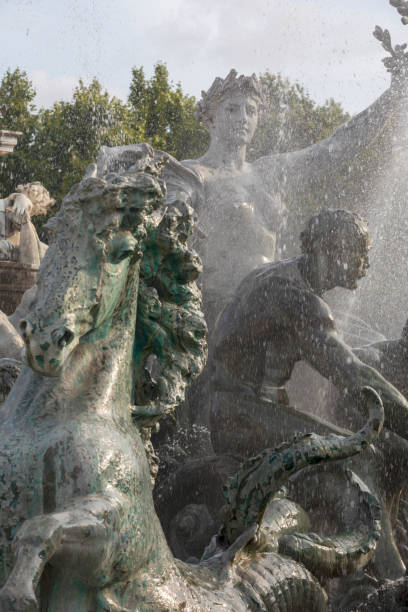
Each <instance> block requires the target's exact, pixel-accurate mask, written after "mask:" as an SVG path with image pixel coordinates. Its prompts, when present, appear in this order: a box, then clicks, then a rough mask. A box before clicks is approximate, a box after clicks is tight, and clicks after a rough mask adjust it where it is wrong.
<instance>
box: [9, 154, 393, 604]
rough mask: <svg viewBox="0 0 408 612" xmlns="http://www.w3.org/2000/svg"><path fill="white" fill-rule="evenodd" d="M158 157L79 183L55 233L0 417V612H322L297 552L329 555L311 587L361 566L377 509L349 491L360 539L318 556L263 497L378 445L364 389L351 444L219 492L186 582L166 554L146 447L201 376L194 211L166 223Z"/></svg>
mask: <svg viewBox="0 0 408 612" xmlns="http://www.w3.org/2000/svg"><path fill="white" fill-rule="evenodd" d="M158 157H159V159H157V157H156V156H155V154H154V152H153V151H152V150H151V149H150V148H149V147H147V146H140V147H135V164H134V167H133V168H131V169H130V170H128V171H127V172H125V173H120V172H116V173H112V172H111V173H108V174H106V175H101V176H98V175H97V171H96V168H95V167H92V168H90V169H89V172H88V173H87V175H86V176H85V178H84V179H83V180H82V181H81V183H79V184H78V185H77V186H75V187H74V188H73V189H72V190H71V192H70V193H69V194H68V196H67V197H66V199H65V201H64V204H63V207H62V209H61V211H60V212H59V213H58V215H57V216H56V217H55V218H54V219H53V220H52V221H51V223H50V226H51V227H52V228H53V230H54V232H55V238H54V241H53V242H52V244H51V246H50V248H49V250H48V252H47V254H46V257H45V259H44V261H43V264H42V266H41V269H40V273H39V278H38V293H37V296H36V299H35V302H34V303H33V304H32V306H31V309H30V311H29V314H28V316H27V319H26V320H25V321H23V322H22V329H23V334H24V339H25V343H26V359H27V362H28V364H29V366H30V367H25V368H24V369H23V372H22V374H21V375H20V377H19V379H18V382H17V383H16V385H15V387H14V389H13V391H12V393H11V394H10V396H9V398H8V400H7V402H6V404H5V406H4V407H3V409H2V411H1V412H0V431H1V437H0V462H1V473H2V474H3V479H2V480H1V481H0V495H1V500H2V504H1V508H0V518H1V520H0V523H1V529H0V551H1V559H2V564H1V578H0V581H1V585H2V588H1V589H0V609H1V610H4V611H5V612H6V611H7V612H8V611H13V612H17V611H18V612H22V611H28V610H36V609H39V610H41V611H42V612H51V611H52V612H62V611H63V612H74V611H75V612H89V610H97V611H99V612H102V611H106V610H117V611H119V610H121V611H123V610H129V611H132V612H136V611H138V612H144V611H159V610H169V611H180V610H186V611H187V610H194V611H197V612H198V611H204V610H208V611H210V610H211V611H213V610H216V609H217V607H218V606H221V607H223V608H224V609H227V610H231V611H234V612H240V611H241V610H242V611H244V610H248V609H259V610H270V611H275V610H292V611H293V612H295V610H299V606H301V607H302V609H305V610H310V611H312V610H313V611H318V610H325V609H326V596H325V593H324V590H323V588H322V587H321V585H320V584H319V582H318V580H317V579H316V578H315V577H314V576H313V574H312V573H311V572H310V571H308V570H307V569H306V567H305V565H306V566H307V565H309V564H311V565H312V566H313V569H315V566H314V565H313V562H312V561H311V560H310V559H309V556H310V555H309V552H308V551H312V550H314V549H315V548H316V549H319V550H322V551H325V550H326V552H325V553H324V552H323V553H322V559H323V558H324V557H325V555H326V556H327V557H328V558H330V557H331V556H332V554H331V553H330V549H333V551H337V552H336V554H335V557H336V559H335V563H327V560H326V561H325V566H326V569H324V570H323V569H322V574H326V575H327V573H329V574H330V573H333V572H338V571H339V568H342V570H341V571H350V570H352V569H353V568H354V567H355V564H356V563H357V564H360V565H361V564H363V565H364V563H366V562H367V560H368V558H369V557H370V556H371V555H372V553H373V552H374V549H375V546H376V541H377V538H378V534H379V521H378V504H377V501H376V500H375V498H373V497H372V496H371V494H370V493H369V492H368V491H367V489H366V488H365V486H364V485H363V484H362V483H361V482H360V481H358V479H356V478H355V477H354V476H353V475H351V474H350V476H349V479H350V486H351V487H355V488H356V489H357V490H358V496H359V497H360V498H361V500H362V512H361V513H359V519H358V521H356V524H355V529H354V531H353V532H352V534H349V535H348V536H347V537H343V536H338V537H337V539H336V538H335V539H334V540H324V541H322V540H321V538H319V537H318V536H316V535H313V534H309V535H307V534H305V535H304V536H296V535H290V534H291V533H293V532H296V531H298V530H299V529H300V530H302V529H303V530H305V529H307V525H308V522H307V519H306V518H305V516H304V513H302V512H301V510H300V509H295V508H294V505H293V502H289V501H285V500H281V501H279V499H278V498H277V499H276V500H275V497H276V493H277V492H278V489H279V487H280V486H281V485H282V484H283V483H284V482H285V481H286V480H287V479H288V478H289V476H290V475H292V474H294V473H295V472H296V471H298V470H299V469H302V467H304V466H305V465H309V464H313V463H317V462H318V463H320V462H326V461H329V460H333V459H339V458H344V457H347V456H350V455H353V454H355V453H356V452H359V451H360V450H362V449H363V448H364V447H366V446H367V445H368V444H369V443H370V442H371V441H372V440H374V439H375V438H376V436H377V435H378V433H379V431H380V429H381V427H382V420H383V409H382V403H381V400H380V399H379V397H378V396H377V395H376V393H375V392H374V391H372V390H370V389H367V390H365V391H363V396H362V401H363V403H364V404H365V405H366V407H367V408H368V410H369V420H368V422H367V423H366V425H365V427H364V428H363V429H362V430H361V431H360V432H359V433H358V434H355V435H351V436H349V437H341V436H329V437H326V438H324V437H319V436H314V435H312V436H306V437H305V438H296V439H295V440H294V441H293V443H292V444H287V445H285V446H283V447H281V448H278V449H276V450H270V451H265V452H264V453H262V454H261V455H260V456H259V457H257V458H254V459H252V460H250V462H249V463H246V464H244V465H243V466H242V468H241V469H240V471H239V473H238V475H237V479H236V484H237V488H236V486H235V484H234V483H233V482H232V483H230V484H229V485H228V488H227V489H226V496H227V509H226V512H225V526H224V531H223V532H222V533H221V534H220V535H219V537H218V539H216V540H215V541H214V542H213V543H212V544H211V545H210V547H209V548H208V549H207V552H206V555H205V558H204V559H203V560H202V562H201V563H200V564H199V565H198V566H197V565H195V566H189V565H186V564H183V563H182V562H177V561H176V560H175V559H174V558H173V557H172V555H171V553H170V551H169V549H168V547H167V544H166V541H165V538H164V535H163V532H162V529H161V526H160V524H159V521H158V519H157V516H156V513H155V511H154V507H153V501H152V494H151V480H150V472H149V465H148V461H147V457H146V449H145V446H144V443H143V439H145V440H146V437H147V438H148V436H146V433H145V432H146V428H149V427H152V426H153V425H154V424H155V423H156V422H157V420H158V419H159V418H160V417H162V416H163V415H164V414H166V413H168V412H170V411H171V410H172V409H173V407H174V406H175V405H176V404H178V403H179V402H180V401H181V400H182V398H183V393H184V388H185V386H186V384H187V383H188V382H189V380H190V379H191V378H192V377H193V376H194V375H195V374H197V373H198V371H199V370H200V369H201V367H202V364H203V359H204V355H205V325H204V323H203V316H202V313H201V312H200V309H199V306H200V296H199V293H198V291H197V288H196V286H195V283H194V279H195V278H196V277H197V273H198V271H199V265H198V260H197V259H196V257H195V255H194V253H192V252H191V251H190V250H189V249H188V247H187V246H186V240H187V237H188V233H189V229H190V226H191V211H189V209H187V208H186V207H185V206H183V205H177V203H174V205H173V206H172V207H165V208H161V205H162V204H163V202H164V197H165V190H164V186H163V185H162V184H161V183H160V181H159V180H158V179H157V177H156V171H157V167H158V165H159V163H160V156H158ZM269 466H270V468H269ZM278 497H279V496H278ZM269 500H275V501H272V502H271V503H273V504H275V505H274V506H272V508H274V510H273V511H272V512H271V515H270V516H269V518H268V520H267V521H266V520H265V521H264V523H265V524H266V525H269V526H270V529H269V532H267V533H266V535H263V522H262V521H263V519H264V515H265V511H266V507H267V505H268V501H269ZM297 517H298V518H297ZM293 538H295V539H294V540H293ZM299 538H300V540H299V541H301V542H304V544H305V546H303V544H302V545H301V546H300V547H299V546H297V544H296V543H295V542H297V541H298V539H299ZM282 553H283V554H282ZM338 553H339V554H338ZM291 556H293V557H295V559H296V560H295V559H291V558H290V557H291ZM312 558H314V557H313V555H312ZM308 559H309V560H308ZM300 561H302V562H304V563H305V565H303V564H302V563H301V562H300ZM322 564H323V561H322ZM315 565H316V563H315ZM317 565H318V566H319V567H318V568H317V570H318V569H319V568H320V565H321V564H320V563H318V564H317ZM322 568H323V565H322ZM316 574H318V571H316Z"/></svg>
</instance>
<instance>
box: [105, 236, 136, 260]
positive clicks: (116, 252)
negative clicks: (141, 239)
mask: <svg viewBox="0 0 408 612" xmlns="http://www.w3.org/2000/svg"><path fill="white" fill-rule="evenodd" d="M135 246H136V240H135V239H134V238H133V237H126V238H125V239H124V240H119V241H117V242H116V241H115V242H114V243H113V245H112V250H111V261H112V263H119V262H121V261H124V260H125V259H128V258H129V257H131V256H132V255H133V253H134V250H135Z"/></svg>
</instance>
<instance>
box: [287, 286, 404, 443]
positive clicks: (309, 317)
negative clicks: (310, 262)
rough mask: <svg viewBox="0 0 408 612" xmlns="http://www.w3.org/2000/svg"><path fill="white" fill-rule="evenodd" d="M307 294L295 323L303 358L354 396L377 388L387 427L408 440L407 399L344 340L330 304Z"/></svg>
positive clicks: (302, 300) (302, 299) (303, 298)
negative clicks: (338, 330) (366, 387)
mask: <svg viewBox="0 0 408 612" xmlns="http://www.w3.org/2000/svg"><path fill="white" fill-rule="evenodd" d="M303 293H304V294H305V295H303V296H302V297H301V298H300V299H301V303H302V304H303V307H302V314H301V316H300V317H298V318H297V319H296V323H295V327H296V334H297V337H298V339H299V343H300V346H301V354H302V357H303V358H304V359H305V360H306V361H308V362H309V363H310V364H311V365H312V366H313V367H314V368H315V369H316V370H318V372H320V374H322V375H323V376H325V377H326V378H328V379H329V380H331V381H332V382H333V383H334V384H335V385H336V386H337V387H340V388H342V389H346V390H347V392H348V393H350V395H351V396H355V397H357V396H358V393H359V391H360V390H361V388H362V387H364V386H370V387H373V388H374V389H375V390H376V391H377V392H378V393H379V395H380V396H381V399H382V401H383V404H384V409H385V425H386V427H388V428H389V429H390V430H391V431H394V432H395V433H397V434H398V435H400V436H402V437H404V438H406V439H408V402H407V400H406V399H405V398H404V397H403V395H401V393H400V392H399V391H397V389H396V388H395V387H393V386H392V385H391V384H390V383H389V382H388V381H386V380H385V378H384V377H383V376H381V374H379V372H378V371H377V370H376V369H374V368H372V367H371V366H369V365H366V364H365V363H363V362H362V361H360V359H359V358H358V357H357V355H356V354H355V353H354V352H353V351H352V349H351V348H350V347H349V346H348V345H347V344H345V343H344V342H343V340H342V339H341V338H340V336H339V334H338V332H337V329H336V326H335V323H334V319H333V317H332V315H331V312H330V309H329V307H328V306H327V304H326V303H325V302H324V301H323V300H321V299H320V298H318V297H317V296H315V295H314V294H312V293H311V292H303ZM294 315H295V313H294Z"/></svg>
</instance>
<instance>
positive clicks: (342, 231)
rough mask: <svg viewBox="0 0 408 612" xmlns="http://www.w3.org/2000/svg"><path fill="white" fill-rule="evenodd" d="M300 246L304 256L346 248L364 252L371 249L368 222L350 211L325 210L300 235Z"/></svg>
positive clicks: (313, 216)
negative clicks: (319, 251) (320, 251)
mask: <svg viewBox="0 0 408 612" xmlns="http://www.w3.org/2000/svg"><path fill="white" fill-rule="evenodd" d="M300 245H301V250H302V253H304V254H310V253H314V252H316V251H318V250H325V251H328V252H329V251H334V250H338V249H344V248H345V247H347V248H351V249H354V250H355V249H357V248H358V249H359V250H361V252H364V251H366V250H368V249H369V248H370V237H369V233H368V227H367V222H366V221H365V220H364V219H363V218H362V217H360V215H358V214H357V213H354V212H350V211H348V210H343V209H341V208H337V209H333V208H324V209H322V210H320V211H319V212H317V213H315V214H314V215H312V217H311V218H310V219H309V221H308V222H307V224H306V227H305V229H304V230H303V231H302V232H301V234H300Z"/></svg>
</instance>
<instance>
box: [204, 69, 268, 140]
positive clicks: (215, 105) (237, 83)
mask: <svg viewBox="0 0 408 612" xmlns="http://www.w3.org/2000/svg"><path fill="white" fill-rule="evenodd" d="M261 102H262V91H261V85H260V83H259V80H258V78H257V77H256V75H255V74H253V75H252V76H250V77H246V76H244V75H241V76H240V77H238V78H237V72H236V71H235V70H231V71H230V73H229V74H228V76H227V77H226V78H225V79H221V78H220V77H217V78H216V79H215V81H214V82H213V84H212V85H211V87H210V88H209V90H208V91H207V92H205V91H203V92H202V98H201V100H200V102H198V104H197V111H196V117H197V119H198V120H199V121H201V122H202V123H203V124H204V126H205V127H206V128H207V130H208V131H209V133H210V136H211V138H212V139H217V140H218V141H220V142H223V143H224V144H225V145H227V146H234V145H238V146H239V145H247V144H249V143H250V142H251V140H252V137H253V135H254V132H255V129H256V126H257V123H258V112H259V107H260V104H261Z"/></svg>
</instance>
